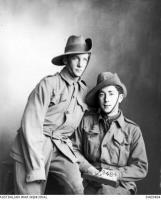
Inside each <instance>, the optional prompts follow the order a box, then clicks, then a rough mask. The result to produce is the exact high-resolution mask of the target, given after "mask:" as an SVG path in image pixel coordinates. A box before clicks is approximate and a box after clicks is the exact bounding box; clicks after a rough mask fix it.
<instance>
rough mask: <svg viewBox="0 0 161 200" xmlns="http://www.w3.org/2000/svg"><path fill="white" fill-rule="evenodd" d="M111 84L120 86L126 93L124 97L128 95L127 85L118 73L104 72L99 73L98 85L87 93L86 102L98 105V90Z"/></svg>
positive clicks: (94, 105) (93, 105)
mask: <svg viewBox="0 0 161 200" xmlns="http://www.w3.org/2000/svg"><path fill="white" fill-rule="evenodd" d="M110 85H114V86H118V87H119V88H120V89H121V93H122V94H123V95H124V98H125V97H126V96H127V89H126V86H125V85H124V84H123V83H122V82H121V80H120V78H119V77H118V75H117V74H116V73H111V72H102V73H100V74H99V75H98V78H97V84H96V86H95V87H94V88H93V89H91V90H90V91H89V93H88V94H87V96H86V103H87V104H88V105H89V106H92V107H96V106H97V93H98V91H99V90H101V89H102V88H104V87H107V86H110Z"/></svg>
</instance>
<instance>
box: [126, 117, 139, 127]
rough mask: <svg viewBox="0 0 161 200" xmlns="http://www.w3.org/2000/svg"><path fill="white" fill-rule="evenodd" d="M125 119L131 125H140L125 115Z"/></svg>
mask: <svg viewBox="0 0 161 200" xmlns="http://www.w3.org/2000/svg"><path fill="white" fill-rule="evenodd" d="M124 121H125V122H126V123H127V124H129V125H133V126H137V127H139V125H138V124H137V123H135V122H134V121H132V120H131V119H129V118H127V117H124Z"/></svg>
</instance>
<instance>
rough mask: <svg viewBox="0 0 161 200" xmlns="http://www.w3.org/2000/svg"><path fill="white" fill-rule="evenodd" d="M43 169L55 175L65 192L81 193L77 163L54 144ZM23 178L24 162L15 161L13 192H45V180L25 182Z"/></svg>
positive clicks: (80, 179)
mask: <svg viewBox="0 0 161 200" xmlns="http://www.w3.org/2000/svg"><path fill="white" fill-rule="evenodd" d="M45 170H46V174H47V175H48V173H49V172H50V174H53V175H54V176H55V177H57V179H58V180H59V181H60V184H61V185H62V186H63V187H64V188H65V191H64V192H65V194H83V192H84V188H83V184H82V178H81V173H80V171H79V166H78V164H77V163H72V162H71V161H70V160H69V159H68V158H67V157H65V156H64V155H63V154H62V153H61V152H60V151H59V150H58V149H57V147H56V146H54V144H53V151H52V155H51V158H50V160H48V161H47V163H46V167H45ZM25 178H26V171H25V165H24V163H20V162H18V161H15V162H14V193H15V194H21V195H43V194H44V193H45V188H46V183H47V181H43V182H36V181H34V182H26V181H25ZM51 187H52V186H50V188H51ZM53 190H54V185H53Z"/></svg>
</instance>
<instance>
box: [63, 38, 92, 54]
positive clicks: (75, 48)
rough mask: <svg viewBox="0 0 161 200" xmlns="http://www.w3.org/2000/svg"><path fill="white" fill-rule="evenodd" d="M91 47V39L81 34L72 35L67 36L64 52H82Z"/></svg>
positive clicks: (86, 51)
mask: <svg viewBox="0 0 161 200" xmlns="http://www.w3.org/2000/svg"><path fill="white" fill-rule="evenodd" d="M91 48H92V41H91V39H89V38H87V39H84V37H83V36H76V35H72V36H70V37H69V38H68V40H67V43H66V47H65V53H69V52H84V53H88V51H89V50H90V49H91Z"/></svg>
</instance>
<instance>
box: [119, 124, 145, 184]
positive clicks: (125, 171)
mask: <svg viewBox="0 0 161 200" xmlns="http://www.w3.org/2000/svg"><path fill="white" fill-rule="evenodd" d="M133 131H134V134H133V138H132V143H131V145H130V155H129V159H128V164H127V166H125V167H120V168H119V171H120V172H121V178H120V179H121V180H124V181H137V180H140V179H143V178H144V177H145V176H146V175H147V172H148V161H147V155H146V149H145V144H144V140H143V137H142V133H141V130H140V128H139V127H135V129H134V130H133Z"/></svg>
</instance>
